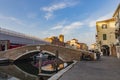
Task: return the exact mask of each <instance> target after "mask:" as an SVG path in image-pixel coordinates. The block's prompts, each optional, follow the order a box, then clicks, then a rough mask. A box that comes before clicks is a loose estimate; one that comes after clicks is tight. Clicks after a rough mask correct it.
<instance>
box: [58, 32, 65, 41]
mask: <svg viewBox="0 0 120 80" xmlns="http://www.w3.org/2000/svg"><path fill="white" fill-rule="evenodd" d="M59 40H60V41H61V42H64V35H62V34H60V35H59Z"/></svg>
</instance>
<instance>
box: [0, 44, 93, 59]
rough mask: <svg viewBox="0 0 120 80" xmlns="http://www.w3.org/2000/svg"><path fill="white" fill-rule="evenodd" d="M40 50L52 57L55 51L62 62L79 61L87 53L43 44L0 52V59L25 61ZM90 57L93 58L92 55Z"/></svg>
mask: <svg viewBox="0 0 120 80" xmlns="http://www.w3.org/2000/svg"><path fill="white" fill-rule="evenodd" d="M40 50H43V52H48V53H49V54H52V55H55V54H56V50H58V53H59V58H60V59H61V60H63V61H72V60H80V56H81V53H85V54H87V53H88V52H87V51H82V50H75V49H70V48H65V47H60V46H54V45H48V44H45V45H28V46H23V47H19V48H15V49H11V50H7V51H4V52H0V58H7V59H9V60H11V61H15V60H18V59H25V58H27V57H30V56H32V55H34V54H36V53H39V51H40ZM90 56H91V57H93V55H90Z"/></svg>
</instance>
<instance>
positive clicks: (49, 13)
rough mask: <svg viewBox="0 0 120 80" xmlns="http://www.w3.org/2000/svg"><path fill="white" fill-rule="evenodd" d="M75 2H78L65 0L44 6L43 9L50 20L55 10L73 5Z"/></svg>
mask: <svg viewBox="0 0 120 80" xmlns="http://www.w3.org/2000/svg"><path fill="white" fill-rule="evenodd" d="M75 4H76V2H71V1H70V2H65V1H64V2H60V3H55V4H52V5H51V6H45V7H42V8H41V10H43V11H44V12H46V15H45V18H46V19H47V20H48V19H49V18H51V17H52V16H53V13H54V12H55V11H57V10H60V9H64V8H67V7H70V6H73V5H75Z"/></svg>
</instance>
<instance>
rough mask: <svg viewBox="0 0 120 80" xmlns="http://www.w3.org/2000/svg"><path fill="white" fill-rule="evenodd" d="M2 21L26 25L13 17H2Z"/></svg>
mask: <svg viewBox="0 0 120 80" xmlns="http://www.w3.org/2000/svg"><path fill="white" fill-rule="evenodd" d="M0 20H5V21H12V22H14V23H16V24H19V25H24V23H23V22H22V21H21V20H19V19H17V18H15V17H11V16H4V15H0Z"/></svg>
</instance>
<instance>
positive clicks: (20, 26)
mask: <svg viewBox="0 0 120 80" xmlns="http://www.w3.org/2000/svg"><path fill="white" fill-rule="evenodd" d="M119 3H120V0H0V27H2V28H6V29H10V30H14V31H17V32H21V33H25V34H29V35H33V36H36V37H39V38H41V39H43V38H45V37H50V36H58V35H59V34H64V35H65V41H67V40H71V39H72V38H76V39H78V40H79V42H84V43H87V44H88V45H90V44H92V43H95V34H96V29H95V22H96V21H98V20H104V19H108V18H111V17H112V15H113V13H114V11H115V10H116V8H117V6H118V4H119Z"/></svg>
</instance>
